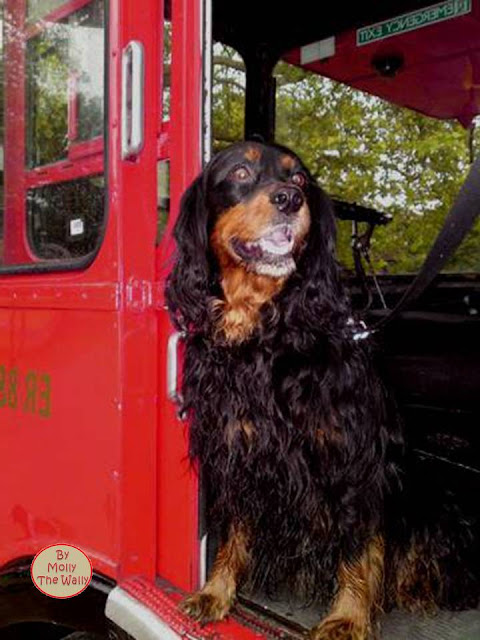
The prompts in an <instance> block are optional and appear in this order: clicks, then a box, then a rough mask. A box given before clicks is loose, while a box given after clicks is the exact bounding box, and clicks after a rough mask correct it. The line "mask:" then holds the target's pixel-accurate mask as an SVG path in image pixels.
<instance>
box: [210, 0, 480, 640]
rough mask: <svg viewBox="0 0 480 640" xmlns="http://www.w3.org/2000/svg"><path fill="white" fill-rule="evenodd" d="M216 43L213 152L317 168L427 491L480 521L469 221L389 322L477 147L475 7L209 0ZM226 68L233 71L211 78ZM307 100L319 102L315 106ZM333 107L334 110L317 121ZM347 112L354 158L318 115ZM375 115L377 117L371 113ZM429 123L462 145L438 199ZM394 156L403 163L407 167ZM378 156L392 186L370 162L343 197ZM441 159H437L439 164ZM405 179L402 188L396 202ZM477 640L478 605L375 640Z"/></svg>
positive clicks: (274, 607)
mask: <svg viewBox="0 0 480 640" xmlns="http://www.w3.org/2000/svg"><path fill="white" fill-rule="evenodd" d="M213 38H214V42H215V43H216V44H215V45H214V54H213V62H214V74H213V76H214V85H213V132H214V133H213V135H214V141H213V146H214V150H215V148H216V147H217V148H222V146H226V145H227V144H228V143H229V142H232V141H233V140H235V139H240V138H241V137H242V136H243V135H244V136H245V137H246V138H247V139H263V140H265V141H277V142H281V143H283V144H287V145H288V146H290V147H291V148H293V149H294V150H295V151H296V152H298V153H299V155H300V156H301V157H302V158H303V159H304V160H305V162H306V164H307V165H309V162H310V163H311V162H314V163H315V165H314V172H315V170H316V175H318V178H319V183H320V184H321V186H323V187H324V188H325V189H326V190H327V192H329V194H330V195H331V196H332V197H334V199H335V207H336V213H337V218H338V227H339V255H340V259H341V262H342V264H343V265H344V266H345V277H346V280H347V282H348V286H349V288H350V291H351V294H352V299H353V303H354V307H355V309H356V311H357V313H358V314H359V315H360V316H361V317H362V318H363V320H364V321H365V323H366V325H367V326H370V327H372V326H375V325H376V323H377V322H379V320H381V319H382V318H383V319H385V318H387V320H386V321H383V322H384V326H383V327H382V329H381V330H379V331H378V333H377V334H376V335H375V337H374V338H373V337H372V339H375V340H376V342H377V343H378V344H379V346H380V353H381V362H382V367H383V370H384V375H385V378H386V380H387V381H388V383H389V384H390V385H391V386H392V387H393V389H394V391H395V394H396V398H397V401H398V404H399V408H400V412H401V415H402V419H403V421H404V424H405V431H406V435H407V442H408V445H409V448H410V450H411V451H412V452H413V455H414V456H415V459H416V463H417V465H418V469H419V471H420V474H424V477H427V476H428V477H429V478H434V484H435V483H437V484H438V487H439V489H440V487H442V488H443V489H446V490H448V491H453V492H455V494H456V495H457V496H460V497H461V501H462V503H464V504H465V505H466V507H467V509H470V510H471V512H472V513H476V512H477V511H478V499H477V498H476V496H477V495H478V490H479V488H480V455H479V453H480V452H479V444H480V441H479V434H478V429H477V426H478V424H479V405H478V401H477V393H478V389H479V385H480V376H479V373H478V372H479V363H480V343H479V341H478V338H477V337H476V336H477V334H478V328H479V322H480V320H479V315H478V307H479V303H480V274H479V268H480V262H478V255H479V250H478V247H479V244H478V243H479V236H478V231H479V227H478V224H473V220H472V221H471V222H472V225H470V223H469V224H468V225H466V226H468V227H469V228H468V229H467V228H466V229H465V236H466V237H465V239H464V240H463V242H462V243H461V244H460V247H459V249H458V250H457V251H456V252H454V251H453V248H452V249H451V253H452V255H450V256H449V260H448V262H447V263H446V265H444V266H442V268H441V270H440V267H439V269H438V270H439V271H440V272H439V273H431V274H430V276H431V279H433V282H431V283H430V284H429V286H426V287H425V288H424V289H423V290H422V291H421V292H420V293H419V295H418V296H416V297H414V299H412V300H411V301H410V302H409V303H408V304H406V305H405V306H404V307H403V308H401V309H399V310H398V312H396V313H395V314H391V310H392V309H393V308H394V307H395V306H396V305H397V303H398V302H399V300H400V299H401V298H402V296H403V295H404V294H405V292H406V291H407V289H408V288H409V287H410V286H411V285H412V283H413V282H414V281H415V279H416V276H417V275H418V273H419V272H420V271H421V270H422V265H423V264H424V261H425V259H426V257H427V255H428V254H429V252H430V250H431V248H432V246H433V244H434V242H435V239H436V237H437V235H438V233H440V231H441V228H442V225H443V221H444V219H445V218H446V216H447V215H448V212H449V210H450V208H451V206H452V203H453V201H454V199H455V197H456V194H457V192H458V190H459V188H460V186H461V185H462V182H463V180H464V178H465V176H466V175H467V173H468V170H469V168H470V165H471V164H472V162H473V161H474V159H475V156H476V153H477V149H478V143H477V142H476V133H475V117H476V116H477V115H478V114H479V113H480V93H479V91H480V83H478V81H479V80H478V79H479V78H480V4H479V3H477V2H465V3H461V2H459V3H450V2H447V3H440V4H438V5H435V6H433V7H432V6H431V3H428V2H422V1H418V0H417V1H408V0H407V1H402V2H382V3H379V2H373V1H371V2H370V1H368V0H367V1H364V2H360V3H353V4H352V3H337V4H336V5H328V6H325V5H321V4H320V3H311V2H307V1H304V0H300V1H299V2H297V3H295V4H294V5H290V6H288V7H287V6H280V5H279V4H278V3H274V2H265V3H263V4H262V11H261V12H260V11H259V10H258V4H255V3H253V2H250V1H248V0H246V1H245V2H243V3H241V4H240V5H231V4H230V3H225V2H220V1H218V2H214V3H213ZM226 57H229V60H230V62H228V61H227V62H226V61H225V58H226ZM217 64H218V65H219V66H218V67H217V66H216V65H217ZM222 64H223V65H225V64H226V65H227V67H228V69H229V70H228V71H225V69H224V70H223V72H222ZM282 65H284V66H283V67H282ZM285 65H288V68H287V66H285ZM216 69H217V70H218V74H217V75H216ZM222 73H223V75H222ZM289 74H290V75H289ZM295 74H297V75H295ZM312 78H313V79H312ZM310 79H311V81H310ZM225 82H226V83H229V84H232V85H235V84H236V85H237V86H236V89H235V88H234V89H233V90H232V95H231V96H230V98H231V100H233V101H234V102H235V99H238V104H237V108H238V109H240V110H241V109H244V112H243V113H242V114H241V117H240V116H239V118H238V126H237V128H236V129H235V130H234V128H233V129H232V127H231V128H230V129H229V130H227V129H226V128H225V123H224V121H223V120H222V113H223V111H224V110H225V109H226V110H227V112H228V114H229V121H230V122H231V121H232V119H233V120H234V119H235V117H236V116H235V113H236V112H235V113H234V111H233V110H232V108H231V105H230V111H228V108H229V106H228V104H227V103H226V102H225V97H224V95H223V94H222V90H221V87H222V83H225ZM315 82H318V84H317V85H316V86H314V83H315ZM216 83H218V84H216ZM322 83H323V84H322ZM477 83H478V84H477ZM219 87H220V88H219ZM289 90H290V91H289ZM216 92H217V93H216ZM232 96H233V98H232ZM235 96H236V98H235ZM319 96H321V97H322V96H323V97H324V98H325V96H327V97H326V98H325V99H324V100H323V101H322V99H321V98H320V97H319ZM315 97H316V98H318V100H317V102H315ZM303 99H305V100H304V101H305V103H306V104H307V103H308V105H310V108H307V107H306V108H305V110H303V111H302V109H301V108H300V107H298V103H299V102H302V100H303ZM222 100H223V101H222ZM329 100H330V101H331V102H330V103H331V105H332V111H333V113H332V112H330V113H329V109H328V101H329ZM345 103H348V104H350V105H351V104H352V103H354V104H356V105H357V106H358V107H359V110H358V112H357V114H356V118H357V120H356V121H355V122H354V124H352V121H351V120H344V121H343V124H342V123H340V124H338V123H337V126H338V127H340V128H341V127H343V130H344V131H346V130H347V129H348V128H349V127H350V128H351V131H350V135H352V136H354V137H355V136H360V137H362V136H363V134H364V133H365V132H370V133H372V132H374V133H375V136H373V133H372V136H373V137H372V136H370V137H369V135H368V134H367V133H365V136H366V137H365V138H363V142H362V143H361V144H359V145H358V146H357V148H356V150H354V151H356V153H353V154H352V153H351V152H352V149H351V148H350V147H349V145H348V144H347V143H345V139H340V138H339V137H338V136H337V137H335V135H334V134H333V133H332V128H331V126H330V124H331V122H330V120H329V119H328V117H330V119H332V120H334V119H335V118H342V117H343V116H342V113H343V111H342V109H343V106H344V105H345ZM295 104H297V106H295ZM292 105H293V106H292ZM289 109H290V111H289ZM369 109H372V110H373V111H369ZM382 109H386V111H385V116H386V120H384V121H383V123H381V122H380V121H379V120H375V118H376V117H377V116H378V114H379V113H380V112H381V111H382ZM373 112H375V113H376V116H375V117H374V118H373V119H370V116H369V113H370V114H371V113H373ZM387 112H388V114H387ZM307 116H308V120H307ZM403 117H406V118H407V119H402V118H403ZM410 118H413V120H415V123H414V122H413V120H411V119H410ZM409 119H410V120H409ZM307 122H308V124H307ZM242 125H243V130H242ZM397 126H398V127H399V128H398V129H396V133H395V134H394V136H393V138H392V139H391V142H387V143H386V144H387V147H388V149H387V148H385V147H384V148H383V154H382V153H379V154H378V155H377V156H376V157H375V158H374V157H373V156H372V155H371V150H372V148H374V145H375V144H376V142H375V140H377V141H378V139H379V138H380V139H383V141H385V140H386V138H388V135H389V134H388V130H389V128H390V127H391V129H392V131H393V130H394V129H395V128H396V127H397ZM437 126H438V127H444V129H442V130H443V131H446V129H448V130H449V133H448V135H447V137H445V138H444V142H443V143H440V145H439V146H438V147H436V150H437V151H439V152H440V154H442V153H444V152H445V153H446V150H447V149H450V151H452V152H453V147H454V142H453V139H454V138H455V139H457V140H459V141H461V142H460V147H459V151H458V153H457V152H453V153H454V154H457V155H456V156H455V157H456V160H454V165H455V166H453V165H450V168H449V171H450V172H451V173H450V175H453V174H454V175H455V176H456V177H455V179H454V180H455V187H453V183H450V182H449V181H448V179H445V178H442V181H443V182H442V184H443V187H442V186H441V187H440V191H436V189H437V187H436V186H435V185H434V182H435V181H433V182H431V183H430V185H429V186H428V187H427V186H426V184H425V185H424V186H425V190H424V189H423V187H420V183H421V181H422V179H423V178H424V177H425V176H426V175H427V174H429V173H430V172H432V171H433V172H435V169H434V168H433V166H434V165H435V162H434V161H433V160H432V158H433V155H435V153H436V151H435V152H434V153H433V155H431V154H430V153H429V152H426V153H423V151H425V144H427V146H428V143H425V140H426V139H425V137H424V133H425V130H426V128H429V127H437ZM337 133H338V130H337ZM347 135H349V132H348V131H347V133H346V136H347ZM442 135H443V134H442ZM450 135H453V138H450V137H448V136H450ZM457 135H458V136H459V137H458V138H456V136H457ZM374 137H375V140H374ZM332 140H335V143H332ZM335 144H337V146H336V147H335ZM411 145H413V146H415V145H417V149H420V152H419V153H418V154H417V152H415V153H414V155H415V160H414V161H412V158H413V156H408V154H409V149H411V148H413V147H411ZM422 145H423V151H421V149H422ZM433 146H435V144H434V145H433ZM433 146H432V149H433ZM440 149H443V151H440ZM397 151H398V152H399V154H400V155H399V156H397V155H396V154H397ZM343 152H345V153H349V154H351V157H353V160H352V161H351V162H350V165H349V166H346V167H345V165H347V164H348V163H347V162H345V163H344V165H343V166H342V170H341V171H339V172H337V173H335V171H334V170H331V171H330V169H325V166H327V165H328V166H331V165H334V164H335V163H336V162H338V163H341V156H342V153H343ZM402 153H405V154H406V155H405V156H404V158H403V160H402V159H401V158H400V156H401V155H402ZM315 154H316V155H315ZM458 154H460V155H458ZM386 155H387V156H388V155H390V156H391V157H392V159H393V158H394V157H395V158H396V159H395V160H394V162H395V163H396V166H397V168H398V172H399V175H398V176H397V177H396V178H395V177H394V179H393V181H389V180H388V178H387V179H385V178H386V176H387V175H388V172H389V171H390V174H389V175H390V176H391V175H392V171H394V169H392V167H390V170H389V169H388V168H385V169H381V168H380V166H378V167H377V169H376V171H377V172H376V173H375V172H373V173H372V176H373V181H376V182H377V184H378V183H379V182H380V183H382V182H383V191H382V192H381V193H380V192H377V193H376V195H372V193H373V191H370V197H368V196H367V197H366V198H362V193H361V188H360V191H355V188H353V187H352V184H353V183H354V182H355V180H356V179H357V177H358V176H359V175H360V174H361V171H362V169H364V170H365V171H366V172H367V173H368V171H370V169H369V168H365V167H366V165H365V164H364V165H362V160H359V158H368V157H369V158H370V161H371V162H372V163H377V162H380V164H381V162H383V161H385V157H386ZM407 156H408V157H409V158H410V159H409V160H407ZM349 157H350V156H349ZM357 160H359V162H358V163H357ZM404 161H405V162H406V164H409V163H410V166H412V163H414V164H417V163H418V166H417V169H416V171H417V172H416V173H415V174H414V173H411V172H410V173H409V171H406V172H402V166H403V162H404ZM432 162H433V164H432ZM439 162H440V164H441V163H442V162H443V163H444V162H447V161H446V158H445V157H444V158H443V160H439ZM387 164H388V162H387ZM370 168H371V167H370ZM401 173H403V177H400V174H401ZM437 175H438V174H437ZM419 176H420V177H419ZM397 178H398V179H397ZM402 181H404V182H403V183H402V184H404V185H405V188H406V191H404V192H402V194H400V192H396V193H394V191H395V190H396V188H397V187H398V185H399V182H402ZM409 181H411V182H409ZM360 182H361V180H360ZM450 184H452V187H453V188H452V192H451V195H448V193H447V191H448V189H449V185H450ZM402 188H403V187H402ZM442 188H443V191H444V194H445V195H444V196H443V195H442ZM389 189H390V191H389ZM429 189H430V192H429ZM407 191H408V194H409V195H405V194H406V193H407ZM366 192H368V188H367V189H366V190H365V194H366ZM433 192H435V193H433ZM422 199H424V203H425V206H424V207H423V206H422ZM427 201H428V205H427V204H426V202H427ZM437 215H438V219H437V221H436V222H435V224H433V225H431V224H430V222H432V221H433V218H436V216H437ZM417 223H418V224H419V225H420V226H419V227H416V225H417ZM477 223H478V220H477ZM409 224H410V225H412V229H413V228H415V229H416V231H415V232H414V236H411V237H407V236H408V234H407V235H405V234H403V232H400V233H399V231H398V230H399V229H400V228H402V229H406V228H407V227H408V225H409ZM470 227H471V228H470ZM467 231H468V233H467ZM397 234H398V235H397ZM388 237H390V238H391V240H392V242H393V243H394V244H395V245H396V249H397V250H398V252H399V253H398V254H397V257H396V258H393V259H390V258H391V255H392V254H390V258H389V257H388V256H387V255H386V254H388V250H387V251H386V253H383V258H384V259H383V261H382V258H381V254H382V252H383V251H384V249H383V248H382V247H386V245H387V244H388V242H387V241H386V238H388ZM420 237H422V238H423V240H424V241H425V244H424V245H423V249H422V250H421V251H419V253H418V254H416V257H415V258H412V260H410V261H409V260H407V261H406V262H405V261H403V260H402V258H401V257H400V256H401V255H402V254H403V255H406V254H410V256H412V255H413V254H412V253H411V252H412V250H413V253H415V249H413V247H414V246H415V243H416V241H417V240H418V239H419V238H420ZM385 243H386V244H385ZM469 247H470V248H469ZM469 256H470V257H469ZM390 315H391V317H390ZM369 339H370V338H369ZM421 477H422V476H421ZM477 515H478V514H477ZM243 601H244V603H245V604H248V605H249V606H250V607H252V606H253V607H254V608H255V610H256V611H257V613H258V612H259V613H265V612H268V614H269V615H270V616H274V618H275V619H276V620H277V621H278V622H279V623H281V624H285V625H286V626H287V627H288V628H289V629H290V631H291V630H292V629H294V630H295V631H296V632H301V631H303V630H304V629H305V628H308V627H309V626H311V624H312V623H314V622H315V621H316V620H317V619H318V611H315V609H313V610H311V609H308V608H307V609H305V608H302V607H301V606H298V605H297V603H295V602H294V601H292V600H291V599H288V598H286V599H285V601H282V600H281V599H277V600H275V601H271V600H269V599H268V598H266V597H265V596H264V595H262V594H253V595H252V594H249V595H248V596H245V597H244V600H243ZM479 634H480V612H479V611H466V612H459V613H456V614H452V613H448V612H445V613H443V612H442V613H439V614H438V615H437V616H436V617H435V618H433V619H422V618H420V617H415V616H407V615H405V614H401V613H399V612H393V613H391V614H389V615H388V616H386V619H385V622H384V625H383V635H382V637H384V638H388V639H392V640H393V639H397V638H398V639H400V638H407V637H408V638H419V639H420V638H422V639H423V638H425V639H426V638H443V639H447V638H448V639H452V640H453V639H454V638H455V639H462V640H468V639H473V638H474V637H478V636H479Z"/></svg>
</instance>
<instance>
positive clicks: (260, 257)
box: [230, 224, 295, 278]
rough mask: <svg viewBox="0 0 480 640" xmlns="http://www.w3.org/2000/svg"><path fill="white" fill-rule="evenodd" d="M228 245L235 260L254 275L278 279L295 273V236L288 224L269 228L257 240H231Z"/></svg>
mask: <svg viewBox="0 0 480 640" xmlns="http://www.w3.org/2000/svg"><path fill="white" fill-rule="evenodd" d="M230 244H231V247H232V250H233V252H234V253H235V255H236V256H237V258H239V259H240V260H241V261H242V262H243V263H245V264H246V265H247V267H248V268H249V269H250V270H251V271H254V272H255V273H258V274H261V275H268V276H272V277H276V278H280V277H284V276H287V275H289V274H290V273H292V272H293V271H295V260H294V259H293V255H292V253H293V250H294V247H295V234H294V231H293V229H292V228H291V226H290V225H288V224H280V225H276V226H275V227H273V228H270V229H269V230H268V231H267V232H266V233H264V234H263V235H262V236H261V237H260V238H259V239H258V240H253V241H243V240H240V239H239V238H233V239H232V240H231V243H230Z"/></svg>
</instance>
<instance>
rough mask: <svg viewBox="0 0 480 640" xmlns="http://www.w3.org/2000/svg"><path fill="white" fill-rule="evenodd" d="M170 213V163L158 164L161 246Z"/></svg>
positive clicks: (165, 161) (158, 219)
mask: <svg viewBox="0 0 480 640" xmlns="http://www.w3.org/2000/svg"><path fill="white" fill-rule="evenodd" d="M169 213H170V161H169V160H160V161H159V162H158V163H157V240H156V243H157V244H159V242H160V240H161V239H162V237H163V232H164V231H165V229H166V227H167V220H168V214H169Z"/></svg>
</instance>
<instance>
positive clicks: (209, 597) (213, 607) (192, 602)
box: [179, 591, 231, 624]
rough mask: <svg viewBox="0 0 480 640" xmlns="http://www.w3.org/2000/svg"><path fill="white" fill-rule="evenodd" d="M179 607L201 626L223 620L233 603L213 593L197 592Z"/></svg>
mask: <svg viewBox="0 0 480 640" xmlns="http://www.w3.org/2000/svg"><path fill="white" fill-rule="evenodd" d="M179 607H180V609H181V611H183V613H186V614H187V615H188V616H190V618H193V619H194V620H196V621H197V622H200V624H207V622H216V621H218V620H223V619H224V618H225V616H226V615H227V613H228V612H229V610H230V607H231V602H229V601H228V600H226V599H224V598H220V597H218V596H215V595H213V594H211V593H206V592H204V591H197V593H194V594H193V595H191V596H187V597H186V598H184V599H183V600H182V601H181V602H180V604H179Z"/></svg>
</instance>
